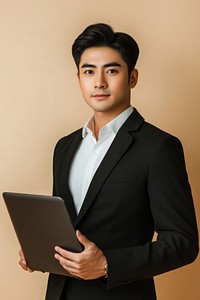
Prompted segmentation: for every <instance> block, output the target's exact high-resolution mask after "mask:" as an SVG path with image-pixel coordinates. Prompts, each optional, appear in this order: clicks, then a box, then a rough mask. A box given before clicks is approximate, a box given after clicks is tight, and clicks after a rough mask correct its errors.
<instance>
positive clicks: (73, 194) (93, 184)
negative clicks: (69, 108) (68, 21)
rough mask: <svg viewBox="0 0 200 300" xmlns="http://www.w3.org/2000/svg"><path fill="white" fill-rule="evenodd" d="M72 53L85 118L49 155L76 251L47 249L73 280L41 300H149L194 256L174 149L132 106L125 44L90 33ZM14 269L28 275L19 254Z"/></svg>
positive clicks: (189, 207) (124, 39)
mask: <svg viewBox="0 0 200 300" xmlns="http://www.w3.org/2000/svg"><path fill="white" fill-rule="evenodd" d="M72 53H73V57H74V59H75V63H76V65H77V69H78V80H79V84H80V88H81V91H82V94H83V98H84V99H85V101H86V103H87V104H88V105H89V106H90V107H91V108H92V109H93V117H92V118H91V119H90V120H89V121H88V122H87V123H86V125H85V126H84V127H83V129H79V130H77V131H75V132H73V133H72V134H70V135H68V136H67V137H64V138H62V139H61V140H60V141H59V142H58V144H57V145H56V148H55V153H54V195H58V196H60V197H62V198H63V199H64V200H65V201H66V206H67V208H68V211H69V213H70V216H71V218H72V221H73V223H74V226H75V228H76V230H77V237H78V239H79V241H80V243H81V244H82V245H83V246H84V250H83V252H82V253H78V254H77V253H72V252H69V251H66V250H64V249H61V248H60V247H58V246H57V247H56V248H55V252H56V254H55V259H57V260H58V262H59V263H60V264H61V265H62V267H63V268H64V269H66V270H67V271H68V272H69V273H71V275H73V276H75V277H74V278H72V277H65V276H60V275H55V274H50V276H49V282H48V288H47V294H46V300H59V299H67V300H80V299H87V300H89V299H91V300H94V299H95V300H104V299H105V300H107V299H108V300H117V299H120V300H131V299H132V300H136V299H137V300H155V299H156V293H155V288H154V281H153V277H154V276H155V275H158V274H161V273H164V272H167V271H170V270H172V269H175V268H179V267H181V266H183V265H186V264H189V263H191V262H193V261H194V259H195V258H196V256H197V254H198V233H197V226H196V219H195V213H194V207H193V201H192V196H191V190H190V186H189V183H188V178H187V173H186V169H185V162H184V156H183V150H182V146H181V143H180V141H179V140H178V139H177V138H175V137H173V136H171V135H170V134H168V133H165V132H163V131H161V130H160V129H158V128H156V127H154V126H153V125H150V124H149V123H147V122H145V121H144V119H143V117H142V116H141V115H140V114H139V112H138V111H137V110H136V109H135V108H133V107H131V106H130V93H131V89H132V88H134V87H135V85H136V84H137V79H138V71H137V70H136V69H135V64H136V61H137V58H138V54H139V48H138V45H137V43H136V42H135V41H134V39H133V38H132V37H130V36H129V35H127V34H125V33H114V32H113V30H112V28H111V27H110V26H108V25H106V24H95V25H90V26H88V27H87V28H86V29H85V30H84V31H83V33H82V34H81V35H80V36H79V37H78V38H77V39H76V40H75V42H74V44H73V47H72ZM154 232H157V235H158V237H157V240H156V241H152V238H153V235H154ZM20 264H21V265H22V267H23V268H25V269H27V265H26V262H25V260H24V257H23V254H22V253H21V260H20Z"/></svg>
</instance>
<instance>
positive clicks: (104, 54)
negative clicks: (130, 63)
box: [80, 47, 126, 66]
mask: <svg viewBox="0 0 200 300" xmlns="http://www.w3.org/2000/svg"><path fill="white" fill-rule="evenodd" d="M110 62H116V63H119V64H120V65H122V66H125V65H126V63H125V61H124V60H123V59H122V57H121V54H120V53H119V52H118V51H117V50H115V49H113V48H110V47H91V48H87V49H86V50H85V51H84V52H83V53H82V55H81V60H80V66H81V65H83V64H85V63H90V64H94V65H95V66H101V65H105V64H107V63H110Z"/></svg>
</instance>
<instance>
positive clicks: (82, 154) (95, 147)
mask: <svg viewBox="0 0 200 300" xmlns="http://www.w3.org/2000/svg"><path fill="white" fill-rule="evenodd" d="M132 112H133V107H132V106H130V107H129V108H127V109H126V110H125V111H123V112H122V113H121V114H120V115H118V116H117V117H116V118H115V119H113V120H112V121H111V122H109V123H108V124H106V125H105V126H104V127H103V128H102V129H101V130H100V132H99V138H98V140H96V139H95V137H94V134H93V132H92V130H91V129H90V128H92V127H93V128H94V120H93V118H91V119H90V120H89V121H88V122H87V123H86V124H85V125H84V127H83V130H82V137H83V140H82V142H81V144H80V146H79V148H78V149H77V151H76V153H75V156H74V159H73V162H72V165H71V169H70V174H69V187H70V191H71V193H72V196H73V200H74V204H75V208H76V211H77V213H79V211H80V209H81V206H82V204H83V201H84V198H85V195H86V193H87V190H88V188H89V185H90V183H91V181H92V178H93V176H94V174H95V172H96V170H97V168H98V167H99V165H100V163H101V161H102V160H103V158H104V156H105V154H106V152H107V151H108V149H109V147H110V145H111V143H112V142H113V140H114V138H115V136H116V134H117V132H118V130H119V129H120V127H121V126H122V125H123V123H124V122H125V121H126V120H127V119H128V117H129V116H130V115H131V113H132ZM89 126H90V128H89Z"/></svg>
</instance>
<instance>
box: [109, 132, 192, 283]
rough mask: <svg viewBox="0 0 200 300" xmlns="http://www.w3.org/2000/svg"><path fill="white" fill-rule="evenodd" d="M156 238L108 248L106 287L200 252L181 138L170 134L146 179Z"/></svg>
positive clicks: (177, 263)
mask: <svg viewBox="0 0 200 300" xmlns="http://www.w3.org/2000/svg"><path fill="white" fill-rule="evenodd" d="M147 191H148V197H149V201H150V207H151V213H152V216H153V219H154V229H155V231H156V232H157V234H158V235H157V240H156V241H154V242H150V243H147V244H144V245H139V246H137V247H132V248H126V249H117V250H106V251H104V254H105V256H106V258H107V261H108V266H109V277H108V281H107V288H112V287H115V286H119V285H122V284H127V283H131V282H134V281H137V280H142V279H147V278H151V277H153V276H155V275H158V274H161V273H164V272H167V271H170V270H173V269H176V268H179V267H181V266H183V265H186V264H189V263H191V262H193V261H194V260H195V258H196V256H197V254H198V232H197V224H196V218H195V212H194V206H193V200H192V195H191V189H190V185H189V182H188V177H187V172H186V168H185V161H184V155H183V149H182V145H181V143H180V141H179V140H178V139H177V138H174V137H172V136H167V137H165V138H164V139H162V141H161V142H160V143H159V145H158V147H157V150H156V152H155V154H154V156H153V158H152V161H151V164H150V168H149V176H148V183H147Z"/></svg>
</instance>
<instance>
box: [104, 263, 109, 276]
mask: <svg viewBox="0 0 200 300" xmlns="http://www.w3.org/2000/svg"><path fill="white" fill-rule="evenodd" d="M104 274H105V275H104V277H105V278H107V277H108V264H107V263H106V264H105V265H104Z"/></svg>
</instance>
